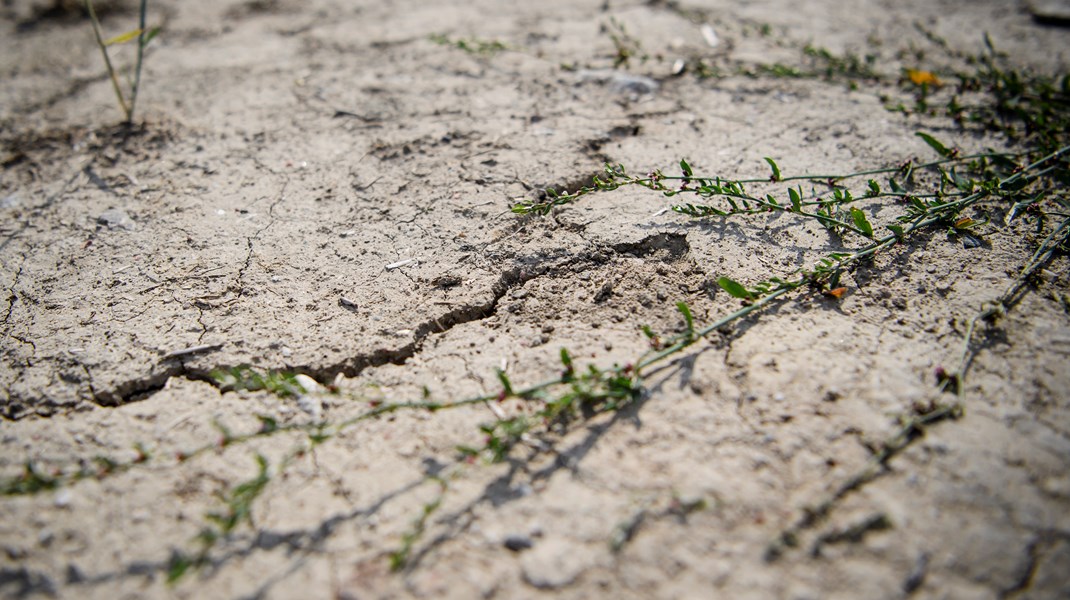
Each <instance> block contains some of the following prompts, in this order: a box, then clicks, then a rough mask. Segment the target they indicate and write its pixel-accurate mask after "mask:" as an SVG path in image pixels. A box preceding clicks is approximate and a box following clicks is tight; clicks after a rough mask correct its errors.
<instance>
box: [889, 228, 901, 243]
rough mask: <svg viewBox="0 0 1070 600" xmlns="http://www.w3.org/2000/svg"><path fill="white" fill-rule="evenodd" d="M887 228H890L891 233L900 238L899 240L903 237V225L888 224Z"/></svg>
mask: <svg viewBox="0 0 1070 600" xmlns="http://www.w3.org/2000/svg"><path fill="white" fill-rule="evenodd" d="M888 229H890V230H891V231H892V233H893V234H895V237H896V238H897V239H900V240H901V239H903V226H902V225H888Z"/></svg>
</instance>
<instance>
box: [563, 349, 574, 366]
mask: <svg viewBox="0 0 1070 600" xmlns="http://www.w3.org/2000/svg"><path fill="white" fill-rule="evenodd" d="M561 364H563V365H565V368H566V369H571V368H572V356H571V355H569V353H568V350H567V349H565V348H562V349H561Z"/></svg>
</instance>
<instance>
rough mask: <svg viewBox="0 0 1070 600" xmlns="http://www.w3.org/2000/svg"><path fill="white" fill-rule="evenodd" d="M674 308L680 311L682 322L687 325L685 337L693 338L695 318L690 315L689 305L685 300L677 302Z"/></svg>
mask: <svg viewBox="0 0 1070 600" xmlns="http://www.w3.org/2000/svg"><path fill="white" fill-rule="evenodd" d="M676 310H678V311H680V314H682V315H683V316H684V323H685V324H686V325H687V338H688V339H691V338H693V337H694V336H695V319H694V317H692V316H691V307H689V306H688V305H687V303H686V302H677V303H676Z"/></svg>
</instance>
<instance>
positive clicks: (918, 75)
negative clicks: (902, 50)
mask: <svg viewBox="0 0 1070 600" xmlns="http://www.w3.org/2000/svg"><path fill="white" fill-rule="evenodd" d="M907 77H909V78H910V81H911V82H912V83H913V84H914V85H931V86H933V87H939V86H941V85H943V84H942V83H941V82H940V78H939V77H937V76H936V75H934V74H933V73H930V72H929V71H919V70H917V69H907Z"/></svg>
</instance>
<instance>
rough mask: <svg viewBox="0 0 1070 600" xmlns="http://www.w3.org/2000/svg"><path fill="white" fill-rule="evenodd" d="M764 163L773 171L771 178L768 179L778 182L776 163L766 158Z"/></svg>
mask: <svg viewBox="0 0 1070 600" xmlns="http://www.w3.org/2000/svg"><path fill="white" fill-rule="evenodd" d="M765 162H767V163H769V168H771V169H772V170H773V176H772V177H771V178H770V179H771V180H773V181H780V167H778V166H777V165H776V161H775V160H773V159H771V158H769V157H768V156H766V157H765Z"/></svg>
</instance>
